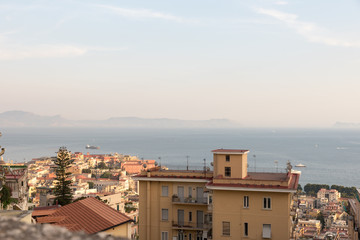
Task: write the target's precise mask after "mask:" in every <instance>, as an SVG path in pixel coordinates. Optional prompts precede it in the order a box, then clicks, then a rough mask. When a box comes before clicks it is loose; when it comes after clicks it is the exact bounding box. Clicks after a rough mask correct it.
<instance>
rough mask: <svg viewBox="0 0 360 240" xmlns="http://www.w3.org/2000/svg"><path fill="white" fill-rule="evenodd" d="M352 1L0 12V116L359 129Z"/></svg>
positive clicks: (0, 4)
mask: <svg viewBox="0 0 360 240" xmlns="http://www.w3.org/2000/svg"><path fill="white" fill-rule="evenodd" d="M359 71H360V1H350V0H341V1H339V0H317V1H314V0H291V1H276V0H274V1H265V0H264V1H256V0H249V1H246V0H236V1H235V0H191V1H188V0H181V1H172V0H164V1H158V0H151V1H149V0H144V1H136V0H131V1H121V0H117V1H115V0H114V1H107V0H103V1H95V0H83V1H80V0H74V1H70V0H61V1H60V0H58V1H55V0H51V1H50V0H48V1H29V0H26V1H4V0H0V83H1V85H0V112H4V111H9V110H23V111H29V112H33V113H36V114H40V115H56V114H60V115H61V116H63V117H65V118H68V119H74V120H77V119H106V118H108V117H122V116H137V117H146V118H160V117H167V118H179V119H194V120H196V119H210V118H228V119H232V120H235V121H238V122H240V123H241V124H243V126H244V127H247V126H251V127H254V126H258V127H259V126H261V127H270V126H271V127H279V126H280V127H281V126H284V127H292V126H293V127H313V126H314V127H328V126H331V125H332V124H334V123H335V122H336V121H347V122H360V111H359V103H360V93H359V91H360V79H359V76H360V75H359Z"/></svg>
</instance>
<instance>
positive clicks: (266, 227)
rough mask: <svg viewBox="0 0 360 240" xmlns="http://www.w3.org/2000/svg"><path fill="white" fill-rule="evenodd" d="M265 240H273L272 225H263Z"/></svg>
mask: <svg viewBox="0 0 360 240" xmlns="http://www.w3.org/2000/svg"><path fill="white" fill-rule="evenodd" d="M263 238H271V224H264V225H263Z"/></svg>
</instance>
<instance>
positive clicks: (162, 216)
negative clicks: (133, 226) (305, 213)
mask: <svg viewBox="0 0 360 240" xmlns="http://www.w3.org/2000/svg"><path fill="white" fill-rule="evenodd" d="M212 152H213V155H214V161H213V166H214V170H213V171H207V170H206V169H205V170H204V171H191V170H187V171H174V170H163V169H160V168H154V169H152V170H149V171H147V172H142V173H141V174H140V175H138V176H137V177H136V180H138V181H139V187H140V192H139V196H140V199H139V236H140V239H141V240H157V239H161V240H170V239H172V240H206V239H219V240H221V239H224V240H231V239H290V238H291V235H292V224H293V222H292V217H291V206H292V198H291V197H292V194H293V193H295V192H296V189H297V185H298V181H299V177H300V173H299V172H295V171H292V170H291V169H289V171H288V172H286V173H264V172H261V173H260V172H248V171H247V154H248V152H249V151H248V150H236V149H217V150H213V151H212Z"/></svg>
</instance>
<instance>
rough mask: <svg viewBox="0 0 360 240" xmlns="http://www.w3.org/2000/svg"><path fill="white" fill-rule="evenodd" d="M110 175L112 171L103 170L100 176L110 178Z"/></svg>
mask: <svg viewBox="0 0 360 240" xmlns="http://www.w3.org/2000/svg"><path fill="white" fill-rule="evenodd" d="M111 176H112V173H111V172H109V171H107V172H104V173H103V174H102V175H101V176H100V178H110V177H111Z"/></svg>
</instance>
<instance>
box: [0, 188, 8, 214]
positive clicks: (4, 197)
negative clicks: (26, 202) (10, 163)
mask: <svg viewBox="0 0 360 240" xmlns="http://www.w3.org/2000/svg"><path fill="white" fill-rule="evenodd" d="M0 195H1V197H0V201H1V205H2V207H3V209H6V208H7V206H8V205H9V204H10V203H11V188H9V187H8V186H6V185H4V186H3V188H2V189H1V191H0Z"/></svg>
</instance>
